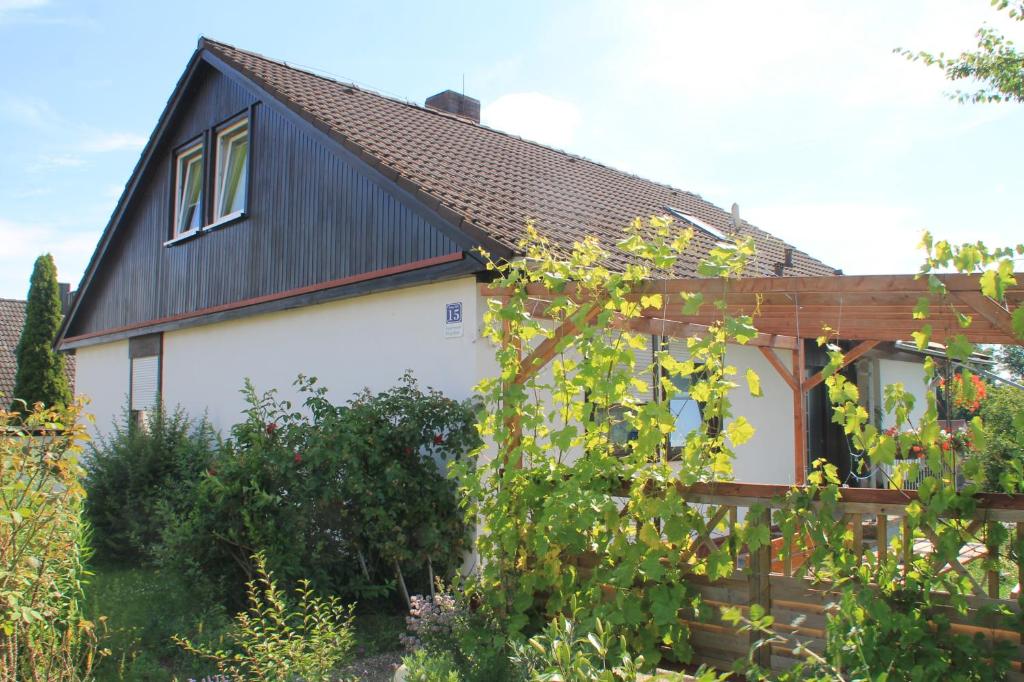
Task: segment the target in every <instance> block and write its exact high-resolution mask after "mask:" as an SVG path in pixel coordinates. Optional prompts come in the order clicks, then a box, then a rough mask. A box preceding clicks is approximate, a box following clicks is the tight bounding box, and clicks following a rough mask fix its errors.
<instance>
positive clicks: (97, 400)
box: [75, 341, 131, 434]
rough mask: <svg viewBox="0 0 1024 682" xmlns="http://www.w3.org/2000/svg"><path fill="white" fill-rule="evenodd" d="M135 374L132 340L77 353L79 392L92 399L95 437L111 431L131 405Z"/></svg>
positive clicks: (90, 409)
mask: <svg viewBox="0 0 1024 682" xmlns="http://www.w3.org/2000/svg"><path fill="white" fill-rule="evenodd" d="M130 373H131V370H130V364H129V361H128V341H114V342H111V343H103V344H99V345H96V346H86V347H84V348H79V349H78V350H76V351H75V392H76V393H77V394H78V395H79V396H84V397H86V398H88V399H89V404H88V405H87V406H86V408H85V410H86V413H87V414H91V415H93V418H94V419H95V422H94V424H92V425H91V426H90V431H91V432H92V433H93V434H96V433H106V432H109V431H110V429H111V426H112V425H113V424H114V423H115V422H117V421H120V420H121V417H122V413H123V411H124V408H125V406H126V405H127V404H128V382H129V375H130Z"/></svg>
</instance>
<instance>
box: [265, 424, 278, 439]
mask: <svg viewBox="0 0 1024 682" xmlns="http://www.w3.org/2000/svg"><path fill="white" fill-rule="evenodd" d="M274 431H277V424H275V423H274V422H270V423H269V424H267V435H268V436H273V435H274Z"/></svg>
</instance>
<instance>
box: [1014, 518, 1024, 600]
mask: <svg viewBox="0 0 1024 682" xmlns="http://www.w3.org/2000/svg"><path fill="white" fill-rule="evenodd" d="M1022 545H1024V523H1022V522H1020V521H1018V522H1017V547H1018V551H1017V552H1014V555H1015V556H1016V558H1017V585H1018V586H1020V588H1021V589H1022V590H1024V557H1022V556H1021V555H1020V550H1019V548H1020V547H1021V546H1022Z"/></svg>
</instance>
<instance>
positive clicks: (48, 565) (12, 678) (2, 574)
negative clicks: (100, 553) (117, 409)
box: [0, 404, 97, 682]
mask: <svg viewBox="0 0 1024 682" xmlns="http://www.w3.org/2000/svg"><path fill="white" fill-rule="evenodd" d="M77 419H78V408H77V407H71V408H57V409H53V410H50V409H46V408H43V407H42V405H41V404H37V405H36V407H35V408H34V409H33V410H32V411H31V412H28V413H26V414H25V415H24V416H23V415H19V414H15V413H12V412H5V411H3V410H0V682H16V681H20V680H48V681H49V682H77V681H79V680H83V681H84V680H89V679H92V677H91V670H92V666H93V664H94V662H95V655H96V652H97V642H96V626H95V624H94V623H92V622H90V621H89V620H87V619H86V618H85V617H84V616H83V614H82V612H81V608H80V602H81V597H82V582H83V580H84V578H85V576H86V575H87V571H86V568H85V563H86V561H87V559H88V555H89V551H88V548H87V544H88V543H87V537H88V532H87V527H86V524H85V523H84V522H83V520H82V499H83V497H84V496H85V491H84V489H83V488H82V485H81V477H82V469H81V467H80V466H79V464H78V459H77V458H78V455H79V453H80V451H81V445H80V443H81V442H82V440H83V438H84V433H83V430H82V427H81V426H79V425H77Z"/></svg>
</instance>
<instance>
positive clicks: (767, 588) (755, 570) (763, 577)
mask: <svg viewBox="0 0 1024 682" xmlns="http://www.w3.org/2000/svg"><path fill="white" fill-rule="evenodd" d="M747 522H748V523H756V524H757V525H764V526H765V527H766V528H768V529H769V531H770V529H771V527H772V510H771V508H770V507H769V508H767V509H765V510H763V511H762V512H760V513H759V514H757V515H756V516H754V515H752V514H748V515H747ZM749 568H750V582H749V586H750V587H749V590H750V592H749V603H750V604H751V605H753V604H760V605H761V607H762V608H764V610H765V613H771V610H772V591H771V590H772V588H771V585H772V583H771V574H772V543H771V538H770V537H769V539H768V543H767V544H764V545H761V546H760V547H758V548H757V550H756V551H754V552H750V567H749ZM761 637H762V635H761V634H760V633H757V632H751V633H750V644H751V646H753V645H754V644H757V642H758V641H760V639H761ZM771 655H772V652H771V647H770V646H763V647H761V648H760V649H758V650H757V655H756V656H755V659H754V660H755V661H757V663H758V664H759V665H762V666H765V667H768V666H769V665H771Z"/></svg>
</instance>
